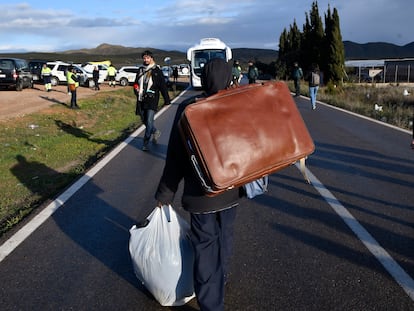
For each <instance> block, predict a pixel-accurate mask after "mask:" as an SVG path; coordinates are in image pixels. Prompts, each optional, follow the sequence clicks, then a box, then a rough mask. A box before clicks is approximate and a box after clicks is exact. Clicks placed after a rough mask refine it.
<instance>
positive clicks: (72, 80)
mask: <svg viewBox="0 0 414 311" xmlns="http://www.w3.org/2000/svg"><path fill="white" fill-rule="evenodd" d="M66 81H67V83H68V87H69V91H70V93H71V98H70V108H72V109H79V106H78V103H77V98H76V89H77V88H78V86H79V78H78V76H77V75H76V72H75V68H74V67H73V66H69V67H68V71H67V72H66Z"/></svg>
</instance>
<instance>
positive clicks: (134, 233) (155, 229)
mask: <svg viewBox="0 0 414 311" xmlns="http://www.w3.org/2000/svg"><path fill="white" fill-rule="evenodd" d="M147 220H148V221H147V224H146V225H145V226H144V227H137V226H136V225H134V226H133V227H132V228H131V229H130V230H129V232H130V234H131V237H130V240H129V252H130V254H131V259H132V264H133V267H134V271H135V275H136V276H137V278H138V279H139V280H140V281H141V282H142V283H143V284H144V286H145V287H146V288H147V289H148V290H149V291H150V292H151V294H152V295H153V296H154V297H155V299H156V300H157V301H158V302H159V303H160V304H161V305H162V306H181V305H184V304H186V303H187V302H188V301H190V300H191V299H192V298H194V296H195V295H194V283H193V266H194V251H193V248H192V245H191V241H190V238H189V235H188V234H189V230H190V226H189V224H188V223H187V222H186V220H185V219H184V218H182V217H181V216H180V215H178V214H177V212H176V211H175V210H174V209H173V208H172V207H171V206H170V205H168V206H167V205H164V206H162V207H161V208H159V207H156V208H155V209H154V210H153V211H152V213H151V214H150V215H149V216H148V217H147Z"/></svg>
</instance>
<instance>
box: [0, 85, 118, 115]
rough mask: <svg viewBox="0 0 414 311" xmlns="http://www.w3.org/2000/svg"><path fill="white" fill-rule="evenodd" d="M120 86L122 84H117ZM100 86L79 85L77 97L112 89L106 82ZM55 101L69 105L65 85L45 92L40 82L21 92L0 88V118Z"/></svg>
mask: <svg viewBox="0 0 414 311" xmlns="http://www.w3.org/2000/svg"><path fill="white" fill-rule="evenodd" d="M120 87H122V86H117V88H120ZM100 88H101V90H100V91H94V89H93V88H87V87H79V88H78V90H77V97H78V99H81V98H85V97H89V96H93V95H94V94H96V93H97V92H108V91H113V90H114V88H113V87H109V85H108V84H101V85H100ZM56 103H58V104H63V105H68V106H69V105H70V95H69V94H68V91H67V86H66V85H58V86H54V87H52V91H51V92H46V91H45V89H44V86H43V85H42V84H35V85H34V87H33V88H32V89H23V91H21V92H17V91H15V90H12V89H10V90H6V89H0V120H6V119H12V118H16V117H21V116H24V115H26V114H30V113H33V112H36V111H39V110H42V109H44V108H48V107H49V106H51V105H53V104H56Z"/></svg>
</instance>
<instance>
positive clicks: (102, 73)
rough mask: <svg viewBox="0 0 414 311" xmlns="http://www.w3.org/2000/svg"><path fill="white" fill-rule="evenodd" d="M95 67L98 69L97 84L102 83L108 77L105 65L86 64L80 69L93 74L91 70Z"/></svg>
mask: <svg viewBox="0 0 414 311" xmlns="http://www.w3.org/2000/svg"><path fill="white" fill-rule="evenodd" d="M95 66H98V69H99V80H98V82H99V83H102V82H104V81H105V80H106V78H107V77H108V66H107V65H105V64H91V63H86V64H84V65H83V66H82V68H83V69H85V70H86V71H87V72H91V73H93V69H94V68H95Z"/></svg>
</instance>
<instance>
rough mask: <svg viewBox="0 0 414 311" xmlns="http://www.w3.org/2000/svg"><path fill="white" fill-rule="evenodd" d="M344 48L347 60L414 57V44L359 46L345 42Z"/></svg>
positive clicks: (366, 44) (378, 43)
mask: <svg viewBox="0 0 414 311" xmlns="http://www.w3.org/2000/svg"><path fill="white" fill-rule="evenodd" d="M344 47H345V59H346V60H351V59H383V58H410V57H414V42H411V43H409V44H407V45H404V46H399V45H395V44H391V43H384V42H370V43H365V44H359V43H355V42H352V41H344Z"/></svg>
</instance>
